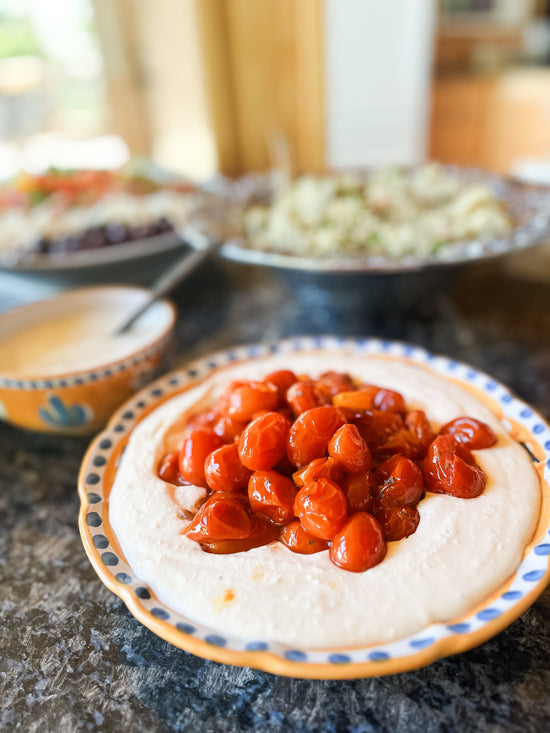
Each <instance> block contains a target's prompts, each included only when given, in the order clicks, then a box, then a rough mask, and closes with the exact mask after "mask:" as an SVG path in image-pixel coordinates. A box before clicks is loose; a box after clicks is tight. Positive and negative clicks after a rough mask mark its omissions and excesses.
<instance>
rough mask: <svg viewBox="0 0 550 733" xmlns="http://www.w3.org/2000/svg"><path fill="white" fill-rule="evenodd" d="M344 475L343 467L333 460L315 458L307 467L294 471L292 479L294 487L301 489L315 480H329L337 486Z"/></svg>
mask: <svg viewBox="0 0 550 733" xmlns="http://www.w3.org/2000/svg"><path fill="white" fill-rule="evenodd" d="M343 474H344V469H343V466H341V465H340V464H339V463H337V462H336V461H335V460H334V458H330V456H329V457H328V458H315V460H313V461H310V462H309V463H308V464H307V466H304V468H301V469H300V470H299V471H295V472H294V473H293V474H292V479H293V481H294V483H295V484H296V486H298V487H301V486H305V485H306V484H309V483H311V482H312V481H315V479H316V478H329V479H330V480H331V481H334V482H335V483H337V484H338V485H339V484H340V480H341V479H342V476H343Z"/></svg>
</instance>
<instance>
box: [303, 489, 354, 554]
mask: <svg viewBox="0 0 550 733" xmlns="http://www.w3.org/2000/svg"><path fill="white" fill-rule="evenodd" d="M294 514H295V515H296V516H297V517H298V519H299V520H300V522H301V523H302V527H303V528H304V529H305V530H306V532H309V534H312V535H313V536H314V537H318V538H319V539H321V540H331V539H332V538H333V537H334V535H335V534H336V533H337V532H338V531H339V530H340V529H341V528H342V526H343V524H344V522H345V521H346V517H347V514H348V509H347V504H346V497H345V496H344V494H343V492H342V490H341V489H340V487H339V486H338V485H337V484H335V483H334V481H330V480H329V479H326V478H320V479H316V480H315V481H312V482H311V483H309V484H306V485H305V486H303V487H302V488H301V489H300V491H298V493H297V494H296V498H295V500H294Z"/></svg>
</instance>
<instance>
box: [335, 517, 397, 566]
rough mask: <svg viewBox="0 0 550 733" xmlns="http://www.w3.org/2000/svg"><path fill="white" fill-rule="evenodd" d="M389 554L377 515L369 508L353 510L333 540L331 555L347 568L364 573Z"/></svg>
mask: <svg viewBox="0 0 550 733" xmlns="http://www.w3.org/2000/svg"><path fill="white" fill-rule="evenodd" d="M385 554H386V542H385V540H384V535H383V533H382V529H381V528H380V525H379V524H378V522H377V521H376V519H375V518H374V517H373V516H372V515H371V514H367V513H366V512H357V513H355V514H352V515H351V516H350V517H349V519H348V520H347V521H346V523H345V524H344V526H343V527H342V529H341V530H340V531H339V532H338V534H336V536H335V537H334V539H333V540H332V545H331V547H330V550H329V556H330V559H331V560H332V562H333V563H334V564H335V565H337V566H338V567H340V568H343V569H344V570H349V571H351V572H354V573H362V572H364V571H365V570H368V569H369V568H372V567H374V566H375V565H378V563H379V562H381V561H382V560H383V559H384V555H385Z"/></svg>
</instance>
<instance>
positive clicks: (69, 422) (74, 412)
mask: <svg viewBox="0 0 550 733" xmlns="http://www.w3.org/2000/svg"><path fill="white" fill-rule="evenodd" d="M48 402H49V405H48V407H40V408H39V410H38V414H39V415H40V418H41V419H42V422H44V423H46V425H49V426H51V427H54V428H59V427H63V428H78V427H82V426H83V425H87V424H88V423H89V422H90V421H91V419H92V417H93V410H92V409H91V408H90V407H88V405H81V404H74V405H65V404H64V403H63V400H62V399H61V398H60V397H56V396H55V395H49V396H48Z"/></svg>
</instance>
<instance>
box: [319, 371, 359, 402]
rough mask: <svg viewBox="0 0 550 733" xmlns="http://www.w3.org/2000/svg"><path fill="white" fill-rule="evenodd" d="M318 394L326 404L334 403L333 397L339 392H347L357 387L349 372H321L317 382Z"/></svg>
mask: <svg viewBox="0 0 550 733" xmlns="http://www.w3.org/2000/svg"><path fill="white" fill-rule="evenodd" d="M315 387H316V389H317V394H318V395H319V397H320V398H321V401H322V402H324V403H326V404H329V405H330V404H331V403H332V398H333V397H334V395H337V394H338V393H339V392H347V391H349V390H350V389H355V385H354V383H353V379H352V378H351V377H350V375H349V374H340V373H339V372H325V373H324V374H321V376H320V377H319V379H318V380H317V381H316V382H315Z"/></svg>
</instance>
